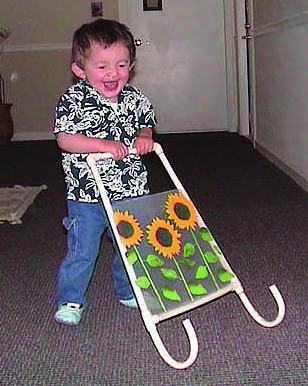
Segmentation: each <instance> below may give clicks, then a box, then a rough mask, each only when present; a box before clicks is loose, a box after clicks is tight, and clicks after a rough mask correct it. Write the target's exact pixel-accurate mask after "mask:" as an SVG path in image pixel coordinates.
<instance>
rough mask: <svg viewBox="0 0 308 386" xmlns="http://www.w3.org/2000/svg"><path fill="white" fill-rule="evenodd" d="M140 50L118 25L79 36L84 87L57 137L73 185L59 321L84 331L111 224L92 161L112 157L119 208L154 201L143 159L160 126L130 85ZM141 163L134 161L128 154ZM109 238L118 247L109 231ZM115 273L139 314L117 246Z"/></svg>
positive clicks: (69, 97) (109, 166)
mask: <svg viewBox="0 0 308 386" xmlns="http://www.w3.org/2000/svg"><path fill="white" fill-rule="evenodd" d="M135 55H136V48H135V44H134V39H133V36H132V34H131V32H130V31H129V29H128V28H127V27H126V26H125V25H123V24H121V23H119V22H116V21H113V20H106V19H97V20H95V21H94V22H92V23H88V24H84V25H82V26H81V27H80V28H79V29H78V30H77V31H76V32H75V34H74V37H73V47H72V64H71V70H72V72H73V73H74V75H75V76H76V77H77V78H79V82H78V83H77V84H75V85H73V86H71V87H70V88H69V89H68V90H67V91H66V92H65V93H64V94H63V95H62V96H61V98H60V99H59V101H58V103H57V105H56V117H55V125H54V133H55V135H56V139H57V143H58V145H59V147H60V148H61V149H62V157H63V158H62V165H63V169H64V173H65V180H66V184H67V211H68V215H67V217H65V218H64V220H63V225H64V226H65V228H66V229H67V254H66V256H65V258H64V260H63V262H62V265H61V267H60V270H59V275H58V283H57V289H56V305H57V307H58V310H57V312H56V314H55V320H56V321H57V322H59V323H63V324H68V325H77V324H78V323H79V321H80V319H81V316H82V312H83V311H84V309H85V307H86V300H85V292H86V289H87V286H88V284H89V281H90V278H91V276H92V271H93V268H94V264H95V260H96V258H97V256H98V254H99V247H100V239H101V236H102V234H103V233H104V231H105V230H106V229H107V227H108V220H107V218H106V216H105V212H104V209H103V207H102V205H101V203H100V202H99V192H98V189H97V187H96V184H95V181H94V178H93V176H92V174H91V171H90V169H89V167H88V166H87V163H86V157H87V155H88V153H98V152H108V153H111V154H112V155H113V159H108V160H103V161H99V163H98V169H99V171H100V175H101V178H102V181H103V183H104V186H105V188H106V190H107V193H108V196H109V198H110V199H111V200H123V199H127V198H131V197H137V196H142V195H144V194H148V192H149V190H148V185H147V171H146V168H145V166H144V164H143V163H142V161H141V159H140V155H143V154H146V153H148V152H150V151H152V149H153V140H152V129H153V128H154V126H155V125H156V118H155V115H154V111H153V107H152V105H151V104H150V102H149V100H148V99H147V98H146V97H145V96H144V95H143V94H142V93H141V92H140V91H139V90H138V89H136V88H135V87H133V86H131V85H130V84H128V83H127V82H128V79H129V74H130V71H131V70H132V68H133V67H134V64H135ZM131 147H134V148H136V149H137V155H128V149H129V148H131ZM107 232H108V236H109V238H111V239H112V237H111V235H110V232H109V230H107ZM113 248H114V251H115V257H114V262H113V265H112V277H113V281H114V291H115V295H116V296H117V298H118V299H119V301H120V303H122V304H124V305H126V306H130V307H136V306H137V305H136V301H135V299H134V296H133V294H132V292H131V288H130V285H129V282H128V280H127V277H126V274H125V271H124V268H123V266H122V262H121V260H120V257H119V256H118V253H117V252H116V246H115V245H114V242H113Z"/></svg>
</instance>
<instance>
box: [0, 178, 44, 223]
mask: <svg viewBox="0 0 308 386" xmlns="http://www.w3.org/2000/svg"><path fill="white" fill-rule="evenodd" d="M45 189H47V186H46V185H41V186H26V187H24V186H20V185H15V186H14V187H13V188H0V224H2V223H3V222H5V221H8V222H9V223H11V224H21V223H22V221H21V218H22V216H23V214H24V213H25V212H26V210H27V209H28V208H29V206H30V205H31V204H32V203H33V201H34V199H35V198H36V196H37V195H38V194H39V193H40V192H41V191H42V190H45Z"/></svg>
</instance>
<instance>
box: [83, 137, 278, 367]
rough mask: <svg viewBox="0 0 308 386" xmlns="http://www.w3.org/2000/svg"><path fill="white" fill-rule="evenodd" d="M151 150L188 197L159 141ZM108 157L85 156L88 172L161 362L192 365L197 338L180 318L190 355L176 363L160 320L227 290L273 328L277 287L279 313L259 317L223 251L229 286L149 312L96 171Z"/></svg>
mask: <svg viewBox="0 0 308 386" xmlns="http://www.w3.org/2000/svg"><path fill="white" fill-rule="evenodd" d="M153 150H154V151H155V153H156V154H157V156H158V157H159V158H160V160H161V162H162V163H163V165H164V167H165V169H166V171H167V172H168V174H169V176H170V178H171V179H172V181H173V183H174V185H175V186H176V188H177V189H178V190H179V191H180V192H181V193H182V194H183V195H184V196H185V197H187V198H188V199H189V200H190V198H189V196H188V194H187V192H186V191H185V189H184V187H183V185H182V184H181V182H180V180H179V179H178V177H177V175H176V174H175V172H174V170H173V168H172V167H171V165H170V163H169V161H168V160H167V158H166V156H165V154H164V152H163V149H162V147H161V146H160V145H159V144H158V143H154V149H153ZM130 153H131V154H133V153H135V149H131V151H130ZM110 157H112V155H111V154H110V153H102V154H90V155H89V156H88V157H87V162H88V165H89V166H90V168H91V171H92V173H93V176H94V178H95V181H96V183H97V186H98V189H99V192H100V196H101V199H102V201H103V205H104V207H105V211H106V214H107V216H108V219H109V222H110V226H111V228H112V231H113V234H114V237H115V241H116V243H117V245H118V248H119V251H120V254H121V256H122V260H123V264H124V267H125V269H126V271H127V274H128V277H129V279H130V283H131V286H132V288H133V291H134V294H135V296H136V299H137V302H138V305H139V308H140V312H141V316H142V318H143V321H144V324H145V326H146V328H147V330H148V332H149V333H150V336H151V338H152V340H153V342H154V344H155V346H156V348H157V350H158V352H159V354H160V355H161V357H162V358H163V359H164V361H165V362H166V363H167V364H168V365H170V366H171V367H173V368H175V369H186V368H187V367H189V366H191V365H192V364H193V363H194V362H195V360H196V358H197V355H198V339H197V336H196V333H195V330H194V328H193V326H192V324H191V321H190V320H189V319H185V320H184V321H183V327H184V330H185V332H186V334H187V337H188V341H189V346H190V351H189V355H188V357H187V359H186V360H185V361H183V362H179V361H177V360H175V359H174V358H172V357H171V355H170V354H169V352H168V350H167V349H166V347H165V345H164V343H163V341H162V339H161V337H160V335H159V333H158V331H157V328H156V325H157V324H158V323H159V322H161V321H162V320H165V319H168V318H170V317H173V316H176V315H179V314H181V313H184V312H186V311H189V310H191V309H193V308H195V307H198V306H200V305H202V304H204V303H206V302H209V301H211V300H214V299H216V298H218V297H220V296H223V295H225V294H226V293H228V292H230V291H235V292H236V293H237V295H238V296H239V298H240V300H241V301H242V303H243V305H244V306H245V308H246V309H247V311H248V313H249V314H250V315H251V316H252V318H253V319H254V320H255V321H256V322H257V323H259V324H260V325H262V326H264V327H275V326H277V325H278V324H279V323H281V321H282V320H283V318H284V315H285V304H284V301H283V298H282V296H281V294H280V292H279V290H278V289H277V287H276V286H275V285H272V286H270V287H269V289H270V291H271V293H272V296H273V298H274V300H275V302H276V305H277V308H278V313H277V316H276V318H275V319H274V320H272V321H267V320H265V319H264V318H263V317H262V316H260V314H259V313H258V312H257V311H256V310H255V308H254V307H253V305H252V304H251V302H250V301H249V299H248V298H247V296H246V294H245V292H244V289H243V287H242V285H241V283H240V281H239V280H238V278H237V277H236V276H235V274H234V273H233V272H232V269H231V267H230V266H229V264H228V262H227V260H226V259H225V257H224V256H223V254H222V253H221V254H220V256H219V258H220V262H221V264H222V266H223V267H224V268H225V269H227V270H228V271H229V272H231V273H233V274H234V277H233V278H232V279H231V282H230V285H228V286H226V287H225V288H223V289H220V290H219V291H216V292H215V293H214V294H212V295H211V296H208V297H206V299H203V300H200V301H194V302H193V304H192V303H191V304H188V305H183V306H182V307H179V308H178V309H176V310H172V311H169V312H164V313H162V314H158V315H152V313H151V312H150V310H149V309H148V307H147V304H146V302H145V300H144V297H143V294H142V290H141V289H140V288H139V287H138V286H137V285H136V275H135V272H134V269H133V268H132V266H131V265H130V264H129V263H128V261H127V259H126V258H125V256H126V249H125V247H124V246H123V244H122V242H121V238H120V235H119V233H118V230H117V227H116V224H115V221H114V218H113V209H112V206H111V203H110V200H109V198H108V196H107V193H106V190H105V187H104V185H103V183H102V180H101V178H100V175H99V172H98V170H97V167H96V162H97V161H98V160H99V159H105V158H110ZM190 201H191V200H190ZM196 214H197V222H198V225H199V226H200V227H202V226H206V225H205V223H204V221H203V220H202V218H201V216H200V214H199V213H198V212H197V211H196ZM211 243H213V245H215V246H217V244H216V241H215V240H213V241H211ZM218 250H219V248H218Z"/></svg>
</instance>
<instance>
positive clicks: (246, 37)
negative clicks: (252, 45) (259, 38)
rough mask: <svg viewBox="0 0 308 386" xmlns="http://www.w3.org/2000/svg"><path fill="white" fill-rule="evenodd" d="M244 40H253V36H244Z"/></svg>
mask: <svg viewBox="0 0 308 386" xmlns="http://www.w3.org/2000/svg"><path fill="white" fill-rule="evenodd" d="M242 39H244V40H249V39H252V36H251V35H244V36H242Z"/></svg>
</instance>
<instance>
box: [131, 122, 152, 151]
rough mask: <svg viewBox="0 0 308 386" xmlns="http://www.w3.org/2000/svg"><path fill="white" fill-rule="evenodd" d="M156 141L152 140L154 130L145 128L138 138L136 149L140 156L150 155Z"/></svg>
mask: <svg viewBox="0 0 308 386" xmlns="http://www.w3.org/2000/svg"><path fill="white" fill-rule="evenodd" d="M153 146H154V141H153V139H152V130H151V129H150V128H147V127H145V128H143V129H141V130H140V134H139V136H138V137H137V138H136V140H135V143H134V147H135V148H136V150H137V153H138V154H139V155H144V154H147V153H150V152H151V151H152V150H153Z"/></svg>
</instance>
